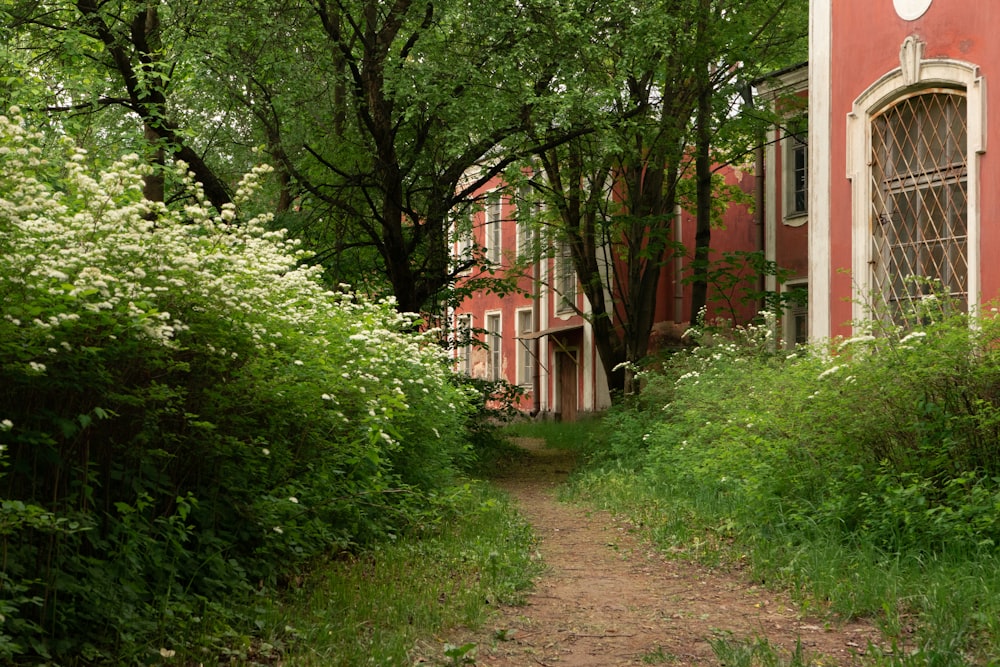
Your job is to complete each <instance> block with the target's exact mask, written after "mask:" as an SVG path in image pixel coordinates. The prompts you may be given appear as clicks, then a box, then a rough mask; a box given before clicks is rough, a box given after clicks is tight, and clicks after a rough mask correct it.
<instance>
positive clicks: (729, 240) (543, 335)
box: [453, 169, 763, 419]
mask: <svg viewBox="0 0 1000 667" xmlns="http://www.w3.org/2000/svg"><path fill="white" fill-rule="evenodd" d="M723 172H724V175H725V180H726V182H727V183H730V184H735V185H737V186H738V187H739V188H740V189H742V190H743V191H744V192H745V193H747V194H748V195H752V193H753V192H754V182H755V177H754V176H753V175H752V173H750V172H749V171H743V170H737V169H725V170H723ZM490 193H500V211H499V218H500V220H501V227H502V232H501V245H502V248H501V252H500V254H501V256H502V257H503V259H502V261H501V267H500V269H499V270H501V271H502V270H507V269H508V268H509V267H510V265H511V262H512V260H513V258H514V257H515V256H516V253H517V248H518V244H519V232H518V223H517V205H516V203H515V201H514V200H513V199H512V193H511V192H510V190H509V189H505V188H504V184H503V183H502V182H501V181H500V180H495V181H493V182H491V183H489V184H487V186H486V187H484V188H483V191H482V192H481V193H479V194H480V197H481V198H482V199H483V200H484V201H488V199H489V195H490ZM481 208H482V209H483V210H477V211H476V212H475V213H473V219H472V233H473V235H474V238H475V242H476V244H477V245H479V246H484V247H487V248H488V246H489V243H488V242H487V241H488V239H489V237H490V233H491V230H490V228H489V225H488V224H487V217H488V215H490V216H492V217H495V215H496V211H495V210H494V211H493V212H492V213H490V214H488V213H487V210H486V209H488V208H489V205H488V204H486V205H484V206H483V207H481ZM674 234H675V240H678V241H680V242H681V243H683V245H684V247H685V248H688V249H689V254H690V252H691V249H693V247H694V235H695V219H694V217H693V215H691V214H689V213H687V212H681V213H679V215H678V217H677V220H676V222H675V228H674ZM494 238H495V237H494ZM762 239H763V234H762V230H761V227H760V225H759V224H758V223H757V222H756V220H755V217H754V215H753V214H752V213H751V211H750V210H749V208H748V207H747V206H745V205H742V204H740V205H732V206H730V207H729V209H728V210H727V212H726V213H725V215H724V220H723V225H722V227H721V228H718V229H713V231H712V248H713V253H712V257H713V258H717V257H720V256H721V253H723V252H727V251H736V250H747V251H753V250H758V249H760V248H761V243H762ZM457 247H458V246H457V245H456V249H457ZM558 271H559V267H558V260H557V259H552V258H546V259H543V260H542V261H541V262H540V263H539V264H538V265H536V266H529V267H528V268H527V269H526V270H525V273H524V275H523V276H522V277H520V278H519V280H518V285H519V287H520V288H521V290H522V291H523V292H524V293H523V294H516V293H512V294H506V295H504V296H498V295H497V294H494V293H490V292H485V291H484V292H476V293H474V294H473V295H472V296H471V297H470V298H468V299H467V300H466V301H465V302H464V303H463V304H461V306H460V307H459V308H457V309H456V310H455V312H454V313H453V318H454V322H455V326H456V327H459V326H462V324H463V323H469V322H471V326H472V327H473V329H478V330H485V331H480V332H479V333H477V335H476V337H477V338H478V340H480V341H481V342H482V343H484V345H479V346H472V347H469V348H463V349H458V350H456V353H455V356H456V365H457V367H458V368H459V370H463V371H466V372H469V373H470V374H472V375H473V376H474V377H481V378H488V377H494V376H496V375H497V374H499V376H500V377H503V378H504V379H506V380H508V381H509V382H511V383H514V384H520V385H521V386H523V387H524V388H525V390H526V396H525V397H524V399H523V400H522V403H521V408H522V409H523V410H525V411H529V412H530V411H536V410H537V411H538V412H541V413H545V414H550V415H555V416H559V417H561V418H565V419H573V418H575V416H576V415H577V414H579V413H584V412H593V411H599V410H602V409H604V408H606V407H607V406H608V405H610V396H609V392H608V388H607V380H606V377H605V374H604V371H603V367H602V365H601V362H600V359H599V357H598V354H597V348H596V346H595V344H594V340H593V334H592V330H591V328H590V326H589V324H588V323H587V321H586V318H585V317H583V316H581V315H580V314H577V313H575V312H573V311H572V309H567V308H565V307H561V305H560V303H561V297H560V295H559V294H558V293H555V292H554V291H553V289H552V285H553V283H557V282H558V279H557V275H558ZM536 275H537V276H539V277H540V281H538V283H537V286H536V281H535V280H534V279H533V276H536ZM689 275H690V259H689V258H688V257H684V258H678V259H677V260H676V261H672V262H671V263H670V265H669V266H667V267H665V269H664V272H663V277H662V279H661V281H660V286H659V295H658V297H657V305H656V321H657V325H656V326H655V327H654V335H653V345H654V347H655V346H656V345H659V344H664V343H669V342H670V341H671V339H673V340H676V338H678V337H679V334H680V332H683V330H684V329H685V328H686V323H687V322H688V321H689V318H690V312H691V292H692V288H691V286H690V285H689V284H686V282H687V281H685V280H684V278H685V277H687V276H689ZM572 283H573V284H574V285H575V286H576V287H575V290H576V294H575V295H574V297H573V302H574V304H575V306H576V308H577V309H578V310H579V311H581V312H583V313H587V312H589V308H588V304H587V302H586V299H585V297H584V296H583V292H582V290H581V289H580V288H579V285H578V283H577V282H576V280H575V277H574V278H573V280H572ZM716 296H717V295H716V293H715V292H714V290H712V289H711V288H710V291H709V317H710V318H725V319H732V318H731V316H730V309H729V308H728V307H724V306H723V305H722V303H721V302H720V301H718V300H717V299H716ZM756 311H757V307H756V304H752V303H750V304H741V305H740V306H738V307H737V309H736V313H737V319H738V320H739V321H738V322H737V324H743V323H746V322H748V321H749V320H750V319H752V318H753V317H754V316H755V315H756ZM529 313H530V323H531V329H530V332H525V331H523V330H522V326H521V325H522V324H523V323H524V320H523V319H522V318H526V317H528V315H527V314H529ZM497 323H499V333H500V335H499V339H500V346H499V350H500V354H499V356H497V355H496V354H495V348H491V347H490V346H489V344H488V343H489V341H490V340H496V339H495V338H494V337H492V336H491V335H490V332H489V329H490V328H491V327H493V326H495V325H496V324H497ZM525 355H527V356H528V357H529V358H530V359H531V365H532V370H531V372H530V377H529V372H528V370H527V366H528V363H527V362H526V358H525ZM498 359H499V362H498Z"/></svg>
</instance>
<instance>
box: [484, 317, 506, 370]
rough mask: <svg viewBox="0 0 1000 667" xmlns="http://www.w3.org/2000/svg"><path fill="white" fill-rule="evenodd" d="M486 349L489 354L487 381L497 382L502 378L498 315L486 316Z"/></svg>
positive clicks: (500, 337) (501, 348)
mask: <svg viewBox="0 0 1000 667" xmlns="http://www.w3.org/2000/svg"><path fill="white" fill-rule="evenodd" d="M486 347H487V349H488V352H489V365H488V367H487V369H486V374H487V379H489V380H499V379H501V378H502V377H503V368H502V362H503V338H502V336H501V330H500V313H491V314H489V315H487V316H486Z"/></svg>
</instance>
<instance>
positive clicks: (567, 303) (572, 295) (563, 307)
mask: <svg viewBox="0 0 1000 667" xmlns="http://www.w3.org/2000/svg"><path fill="white" fill-rule="evenodd" d="M556 292H557V298H558V300H559V301H558V303H559V306H558V308H557V310H560V311H567V310H573V309H574V307H575V306H576V267H575V266H574V265H573V251H572V249H571V248H570V245H569V243H568V242H567V241H560V242H559V247H558V251H557V253H556Z"/></svg>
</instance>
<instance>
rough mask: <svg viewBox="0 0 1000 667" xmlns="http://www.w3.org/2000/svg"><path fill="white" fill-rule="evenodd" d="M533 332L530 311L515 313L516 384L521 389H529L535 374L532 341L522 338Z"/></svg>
mask: <svg viewBox="0 0 1000 667" xmlns="http://www.w3.org/2000/svg"><path fill="white" fill-rule="evenodd" d="M533 330H534V327H533V326H532V315H531V311H530V310H519V311H517V335H518V337H519V339H518V341H517V343H518V345H517V383H518V384H520V385H521V386H522V387H530V386H531V383H532V382H533V379H534V374H535V357H534V351H533V350H532V345H533V343H534V341H533V340H525V339H524V338H523V337H524V336H527V335H528V334H530V333H531V332H532V331H533Z"/></svg>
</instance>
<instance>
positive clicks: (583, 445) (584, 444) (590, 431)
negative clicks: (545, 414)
mask: <svg viewBox="0 0 1000 667" xmlns="http://www.w3.org/2000/svg"><path fill="white" fill-rule="evenodd" d="M601 424H602V421H601V419H600V417H599V416H594V417H582V418H581V419H579V420H578V421H575V422H557V421H550V420H524V421H516V422H513V423H511V424H509V425H507V426H506V427H505V428H504V432H505V433H506V434H507V435H508V436H510V437H512V438H541V439H543V440H545V443H546V445H548V446H549V447H552V448H554V449H571V450H575V451H579V452H586V451H587V450H588V448H589V447H590V444H591V443H592V442H593V441H594V440H595V438H596V439H598V440H599V439H600V438H601Z"/></svg>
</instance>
